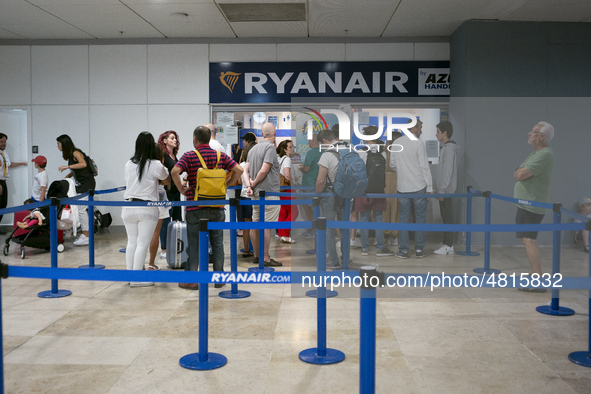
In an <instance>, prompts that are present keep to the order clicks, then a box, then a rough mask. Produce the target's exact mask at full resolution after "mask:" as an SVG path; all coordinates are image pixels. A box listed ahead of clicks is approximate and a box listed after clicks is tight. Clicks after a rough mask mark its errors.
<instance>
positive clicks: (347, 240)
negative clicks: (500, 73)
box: [337, 198, 357, 271]
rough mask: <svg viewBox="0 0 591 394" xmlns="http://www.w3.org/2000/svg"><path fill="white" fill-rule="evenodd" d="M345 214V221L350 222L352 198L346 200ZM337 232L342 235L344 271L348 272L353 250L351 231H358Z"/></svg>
mask: <svg viewBox="0 0 591 394" xmlns="http://www.w3.org/2000/svg"><path fill="white" fill-rule="evenodd" d="M344 209H345V212H344V215H343V220H344V221H345V222H349V220H350V219H351V199H350V198H345V208H344ZM337 231H339V232H340V233H341V238H344V239H341V247H342V248H343V249H342V250H343V270H345V271H346V270H348V269H349V254H350V253H349V252H350V250H351V242H350V236H351V231H353V234H355V232H356V231H357V230H356V229H352V230H349V229H347V230H346V231H343V230H341V229H337ZM343 233H345V235H343Z"/></svg>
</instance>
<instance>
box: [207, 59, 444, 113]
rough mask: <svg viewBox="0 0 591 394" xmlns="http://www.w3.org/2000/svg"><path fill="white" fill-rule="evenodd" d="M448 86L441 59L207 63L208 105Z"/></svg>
mask: <svg viewBox="0 0 591 394" xmlns="http://www.w3.org/2000/svg"><path fill="white" fill-rule="evenodd" d="M450 86H451V85H450V74H449V62H447V61H433V62H428V61H410V62H264V63H263V62H244V63H233V62H222V63H210V64H209V102H210V103H289V102H292V100H293V99H296V98H314V99H318V98H327V99H332V98H341V99H342V98H378V97H379V98H391V97H408V98H413V97H429V96H449V92H450Z"/></svg>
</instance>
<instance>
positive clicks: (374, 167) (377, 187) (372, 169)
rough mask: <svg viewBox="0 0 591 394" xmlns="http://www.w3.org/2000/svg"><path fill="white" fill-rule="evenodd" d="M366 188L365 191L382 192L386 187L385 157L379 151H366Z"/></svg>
mask: <svg viewBox="0 0 591 394" xmlns="http://www.w3.org/2000/svg"><path fill="white" fill-rule="evenodd" d="M365 168H366V169H367V180H368V184H367V189H366V190H365V192H366V193H383V192H384V189H385V188H386V159H385V158H384V156H383V155H382V154H381V153H377V152H372V151H369V152H367V161H366V163H365Z"/></svg>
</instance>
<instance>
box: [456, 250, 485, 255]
mask: <svg viewBox="0 0 591 394" xmlns="http://www.w3.org/2000/svg"><path fill="white" fill-rule="evenodd" d="M456 254H459V255H460V256H480V253H478V252H468V251H467V250H461V251H459V252H456Z"/></svg>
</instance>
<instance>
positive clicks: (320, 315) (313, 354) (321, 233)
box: [299, 217, 345, 365]
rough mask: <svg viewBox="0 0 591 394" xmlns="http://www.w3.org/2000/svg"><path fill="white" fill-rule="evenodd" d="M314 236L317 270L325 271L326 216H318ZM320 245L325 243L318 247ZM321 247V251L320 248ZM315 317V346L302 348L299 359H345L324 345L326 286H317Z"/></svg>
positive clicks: (312, 361) (320, 361) (317, 361)
mask: <svg viewBox="0 0 591 394" xmlns="http://www.w3.org/2000/svg"><path fill="white" fill-rule="evenodd" d="M315 227H316V237H317V239H318V248H316V250H317V253H316V258H317V259H318V270H319V271H320V270H321V269H322V272H325V271H326V218H323V217H320V218H318V219H317V220H316V221H315ZM320 245H325V246H324V247H320ZM320 249H322V251H321V250H320ZM316 305H317V312H316V319H317V322H316V323H317V347H315V348H310V349H306V350H302V351H301V352H300V354H299V357H300V360H302V361H304V362H306V363H309V364H321V365H326V364H336V363H340V362H341V361H343V360H344V359H345V353H343V352H341V351H340V350H336V349H329V348H327V347H326V287H325V286H320V287H318V297H316Z"/></svg>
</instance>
